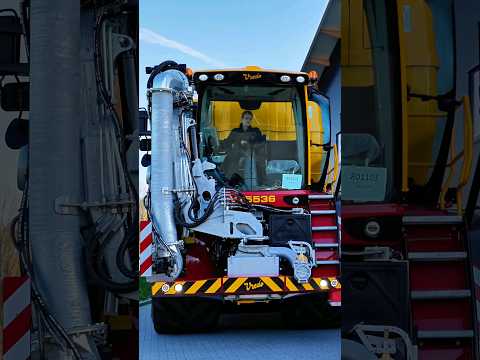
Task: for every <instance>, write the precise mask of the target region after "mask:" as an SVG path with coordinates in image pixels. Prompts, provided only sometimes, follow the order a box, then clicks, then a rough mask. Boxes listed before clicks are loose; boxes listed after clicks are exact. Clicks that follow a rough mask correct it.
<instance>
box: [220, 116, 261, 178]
mask: <svg viewBox="0 0 480 360" xmlns="http://www.w3.org/2000/svg"><path fill="white" fill-rule="evenodd" d="M252 120H253V113H252V112H251V111H249V110H246V111H244V112H243V113H242V115H241V117H240V126H239V127H238V128H234V129H232V131H231V132H230V135H228V137H227V138H226V139H225V140H224V141H223V142H222V146H221V147H222V148H223V150H225V151H226V152H227V157H226V158H225V161H224V172H225V175H226V176H227V177H232V175H234V174H235V173H237V171H238V169H239V165H240V162H241V159H242V157H245V156H248V154H249V151H250V150H251V151H254V152H255V157H256V161H255V162H256V170H257V176H258V182H259V183H263V182H264V180H265V166H266V165H265V149H264V147H263V148H262V147H261V145H262V144H265V143H266V136H265V135H263V134H262V132H261V131H260V129H259V128H256V127H252ZM237 175H238V174H237Z"/></svg>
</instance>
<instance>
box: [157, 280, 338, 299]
mask: <svg viewBox="0 0 480 360" xmlns="http://www.w3.org/2000/svg"><path fill="white" fill-rule="evenodd" d="M332 287H334V288H336V289H339V288H340V283H339V282H338V281H337V280H336V279H335V278H311V279H310V280H309V282H308V283H305V284H300V283H298V282H297V281H296V280H295V278H293V277H290V276H277V277H270V276H261V277H239V278H227V277H224V278H215V279H205V280H192V281H175V282H165V281H159V282H155V283H153V284H152V295H153V296H171V295H175V296H188V295H225V296H227V295H237V294H272V293H299V292H320V291H327V290H329V289H331V288H332Z"/></svg>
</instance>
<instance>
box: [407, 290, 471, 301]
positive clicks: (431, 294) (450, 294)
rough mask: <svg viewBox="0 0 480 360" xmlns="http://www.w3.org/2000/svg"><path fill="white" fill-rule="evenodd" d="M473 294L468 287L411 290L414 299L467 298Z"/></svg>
mask: <svg viewBox="0 0 480 360" xmlns="http://www.w3.org/2000/svg"><path fill="white" fill-rule="evenodd" d="M471 296H472V292H471V291H470V290H468V289H463V290H414V291H412V292H411V297H412V300H431V299H432V300H433V299H465V298H469V297H471Z"/></svg>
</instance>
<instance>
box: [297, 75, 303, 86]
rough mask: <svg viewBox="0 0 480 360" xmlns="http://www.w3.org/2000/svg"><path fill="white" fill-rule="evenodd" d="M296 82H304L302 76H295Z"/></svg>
mask: <svg viewBox="0 0 480 360" xmlns="http://www.w3.org/2000/svg"><path fill="white" fill-rule="evenodd" d="M297 82H299V83H300V84H302V83H304V82H305V78H304V77H303V76H297Z"/></svg>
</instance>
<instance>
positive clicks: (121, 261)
mask: <svg viewBox="0 0 480 360" xmlns="http://www.w3.org/2000/svg"><path fill="white" fill-rule="evenodd" d="M132 229H133V228H132ZM137 238H138V232H137V231H135V229H133V231H130V233H129V235H128V236H127V237H125V238H124V239H123V241H122V243H121V244H120V246H119V247H118V251H117V256H116V261H117V267H118V269H119V270H120V272H121V273H122V274H123V275H125V276H126V277H129V278H131V279H136V278H138V270H137V271H135V270H130V269H129V268H128V267H127V266H126V264H125V253H126V252H127V251H128V250H129V246H132V245H135V248H136V249H138V247H137V246H136V245H137Z"/></svg>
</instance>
